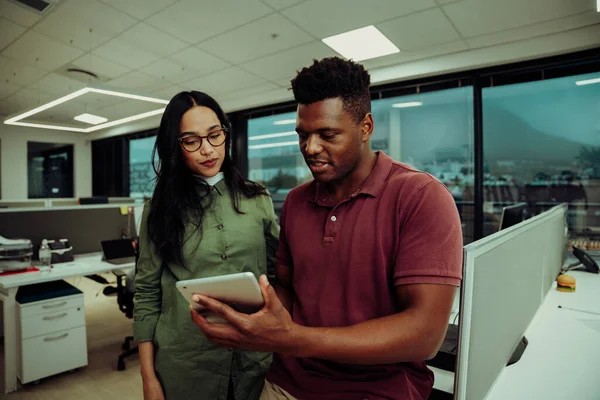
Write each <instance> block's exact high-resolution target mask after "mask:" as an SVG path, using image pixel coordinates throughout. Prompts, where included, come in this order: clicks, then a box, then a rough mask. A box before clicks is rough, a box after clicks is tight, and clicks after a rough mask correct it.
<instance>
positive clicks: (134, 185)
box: [129, 136, 158, 197]
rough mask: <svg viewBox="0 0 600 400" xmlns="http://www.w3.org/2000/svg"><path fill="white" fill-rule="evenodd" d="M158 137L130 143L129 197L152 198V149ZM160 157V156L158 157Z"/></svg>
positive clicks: (133, 140) (153, 174)
mask: <svg viewBox="0 0 600 400" xmlns="http://www.w3.org/2000/svg"><path fill="white" fill-rule="evenodd" d="M155 142H156V136H150V137H145V138H142V139H132V140H131V141H130V142H129V196H130V197H151V196H152V192H153V191H154V178H155V173H154V168H153V167H152V149H153V148H154V143H155ZM157 157H158V156H157Z"/></svg>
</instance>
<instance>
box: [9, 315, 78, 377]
mask: <svg viewBox="0 0 600 400" xmlns="http://www.w3.org/2000/svg"><path fill="white" fill-rule="evenodd" d="M86 340H87V339H86V330H85V326H80V327H77V328H71V329H66V330H62V331H57V332H52V333H48V334H46V335H42V336H36V337H33V338H30V339H25V340H22V341H21V365H20V368H19V374H18V376H19V380H20V381H21V383H28V382H33V381H37V380H39V379H42V378H45V377H47V376H50V375H55V374H59V373H61V372H65V371H69V370H72V369H75V368H79V367H83V366H85V365H87V363H88V360H87V342H86Z"/></svg>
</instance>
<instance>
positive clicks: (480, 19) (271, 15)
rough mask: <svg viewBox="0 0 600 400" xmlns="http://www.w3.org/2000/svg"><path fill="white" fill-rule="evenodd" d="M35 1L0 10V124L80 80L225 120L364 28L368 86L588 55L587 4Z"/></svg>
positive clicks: (553, 0) (110, 111) (0, 2)
mask: <svg viewBox="0 0 600 400" xmlns="http://www.w3.org/2000/svg"><path fill="white" fill-rule="evenodd" d="M48 1H50V2H51V3H52V4H53V6H52V7H51V8H50V9H49V11H47V12H45V13H42V14H40V13H38V12H35V11H32V10H30V9H28V8H26V7H25V6H22V5H20V4H16V3H14V2H13V0H0V115H13V114H15V113H19V112H22V111H25V110H28V109H31V108H34V107H37V106H38V105H41V104H44V103H47V102H49V101H52V100H55V99H57V98H59V97H61V96H64V95H67V94H69V93H72V92H74V91H75V90H77V89H80V88H83V87H85V86H86V85H87V84H88V83H90V84H93V85H102V86H104V87H109V88H113V89H115V90H123V91H127V92H130V93H136V94H140V95H146V96H151V97H156V98H161V99H165V100H168V99H170V98H171V97H172V96H173V95H175V94H176V93H177V92H178V91H181V90H189V89H195V90H201V91H205V92H207V93H209V94H211V95H213V96H214V97H216V98H217V100H219V102H221V104H222V106H223V108H224V109H225V110H226V111H235V110H239V109H243V108H249V107H253V106H257V105H264V104H270V103H275V102H279V101H283V100H290V99H291V93H290V91H289V90H288V87H289V81H290V79H291V78H292V77H293V76H294V74H295V72H296V71H297V70H298V69H300V68H302V67H303V66H305V65H308V64H310V63H311V61H312V59H313V58H321V57H326V56H332V55H336V53H335V52H334V51H333V50H331V49H330V48H329V47H327V46H326V45H324V44H323V43H322V42H321V39H322V38H324V37H327V36H331V35H334V34H338V33H341V32H345V31H348V30H352V29H356V28H359V27H363V26H367V25H371V24H373V25H375V26H376V27H377V28H378V29H379V30H381V31H382V32H383V33H384V34H385V35H386V36H387V37H388V38H389V39H390V40H391V41H392V42H394V43H395V44H396V45H397V46H398V47H399V48H400V50H401V52H400V53H398V54H394V55H389V56H386V57H381V58H377V59H373V60H368V61H365V62H363V64H364V65H365V66H366V67H367V68H368V69H369V70H370V71H371V75H372V80H373V82H374V83H383V82H389V81H394V80H401V79H407V78H410V77H416V76H424V75H430V74H434V73H443V72H448V71H453V70H460V69H469V68H473V67H476V66H483V65H491V64H494V63H501V62H507V61H513V60H516V59H528V58H532V57H537V56H541V55H549V54H558V53H561V52H568V51H573V50H580V49H584V48H591V47H596V46H600V13H598V12H596V0H504V1H497V0H402V1H399V0H372V1H364V0H243V1H241V0H219V1H214V0H127V1H123V0H48ZM69 68H72V69H81V70H86V71H89V72H92V73H93V74H95V75H96V76H97V78H94V79H89V78H88V76H87V75H84V74H81V73H73V72H67V70H68V69H69ZM109 100H111V101H109V102H106V99H96V100H95V102H94V103H93V104H94V106H95V107H97V109H102V110H103V111H102V112H103V113H105V114H106V115H103V116H107V117H109V119H113V118H117V116H121V115H126V114H127V113H128V112H130V113H133V112H140V111H139V110H140V109H144V110H145V109H146V108H147V107H148V105H140V104H139V103H138V102H135V101H133V102H132V101H120V102H119V100H118V99H109ZM88 106H89V105H86V106H85V107H86V108H85V109H86V110H88V112H89V108H87V107H88ZM150 106H151V107H150V108H152V107H153V106H152V105H150ZM154 106H156V105H154ZM81 107H82V106H81V104H79V105H77V104H73V105H72V106H71V105H69V103H65V104H64V105H63V107H61V108H60V110H57V112H56V113H54V114H56V115H53V116H52V114H53V113H51V112H49V111H47V112H46V113H45V115H40V116H37V120H40V119H45V120H46V121H49V120H50V119H51V117H53V118H54V121H55V122H56V121H67V120H70V118H71V116H70V115H71V114H73V115H77V114H74V113H80V110H81ZM70 108H72V109H70ZM98 112H100V111H98ZM70 113H71V114H70ZM42 117H43V118H42ZM157 121H158V120H157V119H156V118H152V119H150V121H149V122H147V123H150V124H154V126H156V124H157ZM131 129H136V128H135V126H132V128H131ZM125 131H126V130H123V129H122V128H120V131H119V132H121V133H122V132H125ZM90 135H92V134H90Z"/></svg>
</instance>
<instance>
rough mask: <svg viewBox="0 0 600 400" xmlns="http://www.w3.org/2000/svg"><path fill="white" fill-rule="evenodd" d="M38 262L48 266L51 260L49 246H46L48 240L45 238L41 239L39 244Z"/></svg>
mask: <svg viewBox="0 0 600 400" xmlns="http://www.w3.org/2000/svg"><path fill="white" fill-rule="evenodd" d="M39 258H40V263H41V264H42V265H43V266H50V264H51V262H52V252H51V251H50V246H48V241H47V240H46V239H44V240H42V245H41V246H40V252H39Z"/></svg>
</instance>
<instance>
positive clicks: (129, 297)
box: [104, 240, 139, 371]
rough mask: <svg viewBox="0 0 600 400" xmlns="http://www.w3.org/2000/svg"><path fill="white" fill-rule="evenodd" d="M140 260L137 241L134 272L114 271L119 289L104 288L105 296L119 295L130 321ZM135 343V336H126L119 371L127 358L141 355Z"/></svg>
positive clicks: (118, 301)
mask: <svg viewBox="0 0 600 400" xmlns="http://www.w3.org/2000/svg"><path fill="white" fill-rule="evenodd" d="M138 258H139V252H138V241H137V240H136V241H135V263H136V266H135V267H134V268H133V270H132V272H130V273H126V272H125V271H123V270H122V269H113V270H112V273H113V274H114V275H115V277H116V278H117V287H116V288H115V287H114V286H107V287H106V288H104V294H105V295H107V296H110V295H114V294H115V293H116V294H117V304H118V305H119V310H121V312H122V313H123V314H125V316H126V317H127V318H129V319H132V318H133V307H134V304H133V296H134V293H135V286H134V279H135V274H136V273H137V261H138ZM133 341H134V337H133V336H126V337H125V340H124V341H123V344H122V345H121V348H122V349H123V352H122V353H121V354H119V360H118V361H117V369H118V370H119V371H123V370H124V369H125V358H127V357H129V356H131V355H133V354H138V353H139V348H138V346H137V345H135V346H134V347H131V342H133Z"/></svg>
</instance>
